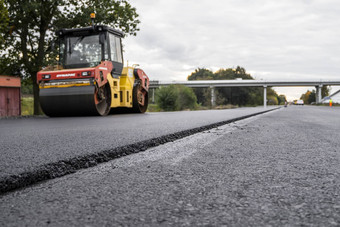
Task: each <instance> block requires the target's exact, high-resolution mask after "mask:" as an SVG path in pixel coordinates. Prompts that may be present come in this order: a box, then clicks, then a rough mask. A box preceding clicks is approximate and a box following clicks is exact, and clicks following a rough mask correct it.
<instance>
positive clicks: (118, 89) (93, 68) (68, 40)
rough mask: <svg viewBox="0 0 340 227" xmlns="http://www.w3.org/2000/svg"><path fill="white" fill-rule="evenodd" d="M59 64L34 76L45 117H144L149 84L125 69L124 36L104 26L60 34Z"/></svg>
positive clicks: (136, 70)
mask: <svg viewBox="0 0 340 227" xmlns="http://www.w3.org/2000/svg"><path fill="white" fill-rule="evenodd" d="M57 36H58V38H59V64H58V65H56V66H49V67H46V68H45V69H43V70H42V71H40V72H38V74H37V82H38V84H39V88H40V92H39V96H40V105H41V108H42V110H43V111H44V112H45V114H46V115H48V116H71V115H107V114H109V113H110V112H115V111H116V110H117V111H118V110H121V109H125V110H128V111H130V112H136V113H144V112H145V111H146V109H147V106H148V89H149V78H148V76H147V75H146V74H145V73H144V71H143V70H141V69H139V68H135V67H130V66H126V67H124V66H123V54H122V44H121V39H122V38H123V36H124V35H123V33H122V32H120V31H118V30H116V29H113V28H110V27H108V26H104V25H93V26H90V27H85V28H75V29H61V30H59V31H57Z"/></svg>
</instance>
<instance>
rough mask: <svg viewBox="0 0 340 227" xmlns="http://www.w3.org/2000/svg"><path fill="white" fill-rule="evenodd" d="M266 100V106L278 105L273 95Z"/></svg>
mask: <svg viewBox="0 0 340 227" xmlns="http://www.w3.org/2000/svg"><path fill="white" fill-rule="evenodd" d="M267 100H268V105H278V104H279V102H278V100H277V97H276V96H275V95H269V96H267Z"/></svg>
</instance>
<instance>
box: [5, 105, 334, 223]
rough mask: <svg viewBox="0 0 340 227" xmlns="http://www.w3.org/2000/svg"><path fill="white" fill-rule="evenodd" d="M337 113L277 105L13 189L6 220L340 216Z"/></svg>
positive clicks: (305, 219)
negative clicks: (254, 113)
mask: <svg viewBox="0 0 340 227" xmlns="http://www.w3.org/2000/svg"><path fill="white" fill-rule="evenodd" d="M183 114H184V115H185V114H186V113H183ZM170 115H171V114H170ZM339 116H340V108H329V107H309V106H303V107H302V106H301V107H300V106H298V107H295V106H291V107H288V108H281V109H280V110H276V111H272V112H269V113H266V114H263V115H258V116H256V117H252V118H248V119H245V120H241V121H238V122H235V123H231V124H228V125H225V126H221V127H218V128H216V129H212V130H209V131H206V132H202V133H198V134H194V135H192V136H189V137H186V138H183V139H181V140H177V141H175V142H171V143H167V144H164V145H160V146H158V147H154V148H151V149H148V150H147V151H145V152H142V153H138V154H132V155H129V156H126V157H122V158H119V159H115V160H112V161H110V162H107V163H104V164H101V165H98V166H96V167H93V168H88V169H85V170H81V171H78V172H76V173H74V174H70V175H67V176H64V177H61V178H57V179H54V180H50V181H46V182H42V183H39V184H36V185H33V186H30V187H27V188H24V189H21V190H17V191H14V192H10V193H7V194H4V195H2V196H0V210H1V212H0V226H47V225H50V226H119V225H123V226H160V225H161V226H169V225H171V226H202V225H203V226H223V225H225V226H339V225H340V167H339V166H340V165H339V164H340V148H339V147H340V134H339V129H340V117H339ZM127 118H129V117H127ZM70 122H71V121H70ZM159 127H162V126H159Z"/></svg>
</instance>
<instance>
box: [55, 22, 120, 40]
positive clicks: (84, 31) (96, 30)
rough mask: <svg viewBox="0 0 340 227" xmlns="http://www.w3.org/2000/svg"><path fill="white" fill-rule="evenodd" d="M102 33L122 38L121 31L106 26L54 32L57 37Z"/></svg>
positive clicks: (64, 29) (65, 29)
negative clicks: (106, 32)
mask: <svg viewBox="0 0 340 227" xmlns="http://www.w3.org/2000/svg"><path fill="white" fill-rule="evenodd" d="M103 31H108V32H110V33H112V34H114V35H116V36H119V37H121V38H123V37H124V33H123V32H122V31H119V30H116V29H114V28H111V27H109V26H106V25H94V26H90V27H84V28H63V29H60V30H58V31H57V32H56V35H57V36H59V37H63V36H82V35H92V34H98V33H100V32H103Z"/></svg>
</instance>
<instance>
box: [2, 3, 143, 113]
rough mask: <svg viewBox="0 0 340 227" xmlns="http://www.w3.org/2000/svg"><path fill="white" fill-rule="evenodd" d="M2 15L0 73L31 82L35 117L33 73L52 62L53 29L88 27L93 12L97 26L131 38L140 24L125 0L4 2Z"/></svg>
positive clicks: (36, 92) (35, 96) (34, 76)
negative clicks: (123, 33)
mask: <svg viewBox="0 0 340 227" xmlns="http://www.w3.org/2000/svg"><path fill="white" fill-rule="evenodd" d="M0 1H1V2H0V3H3V0H0ZM3 6H5V9H3V8H4V7H3ZM2 12H4V14H3V15H2V16H4V17H6V12H8V17H9V18H10V20H9V28H10V29H7V30H6V29H5V30H4V29H1V28H3V27H4V26H5V27H6V25H3V23H1V24H0V33H1V34H0V37H2V39H3V42H2V43H0V44H1V45H0V59H1V61H0V74H8V75H13V74H20V75H21V76H22V77H23V78H30V79H31V80H32V85H33V92H34V111H35V114H38V112H39V103H38V93H39V87H38V85H37V84H36V73H37V72H38V71H39V70H40V69H41V68H42V67H43V66H46V65H47V64H48V62H50V61H51V59H49V58H50V56H51V54H52V50H51V48H50V46H51V43H53V42H55V36H54V32H55V31H56V30H58V29H60V28H74V27H83V26H89V25H90V13H92V12H95V13H96V23H103V24H106V25H110V26H113V27H115V28H119V29H122V30H123V32H125V33H126V34H130V35H136V32H137V31H138V30H139V29H138V27H137V26H138V24H139V23H140V21H139V20H138V19H137V18H138V14H137V12H136V9H135V8H134V7H132V6H131V5H130V3H129V2H128V1H127V0H95V1H93V0H82V1H78V0H50V1H41V0H30V1H27V0H4V4H1V5H0V13H2ZM1 19H2V18H1ZM4 21H5V20H4ZM1 22H2V20H1Z"/></svg>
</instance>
